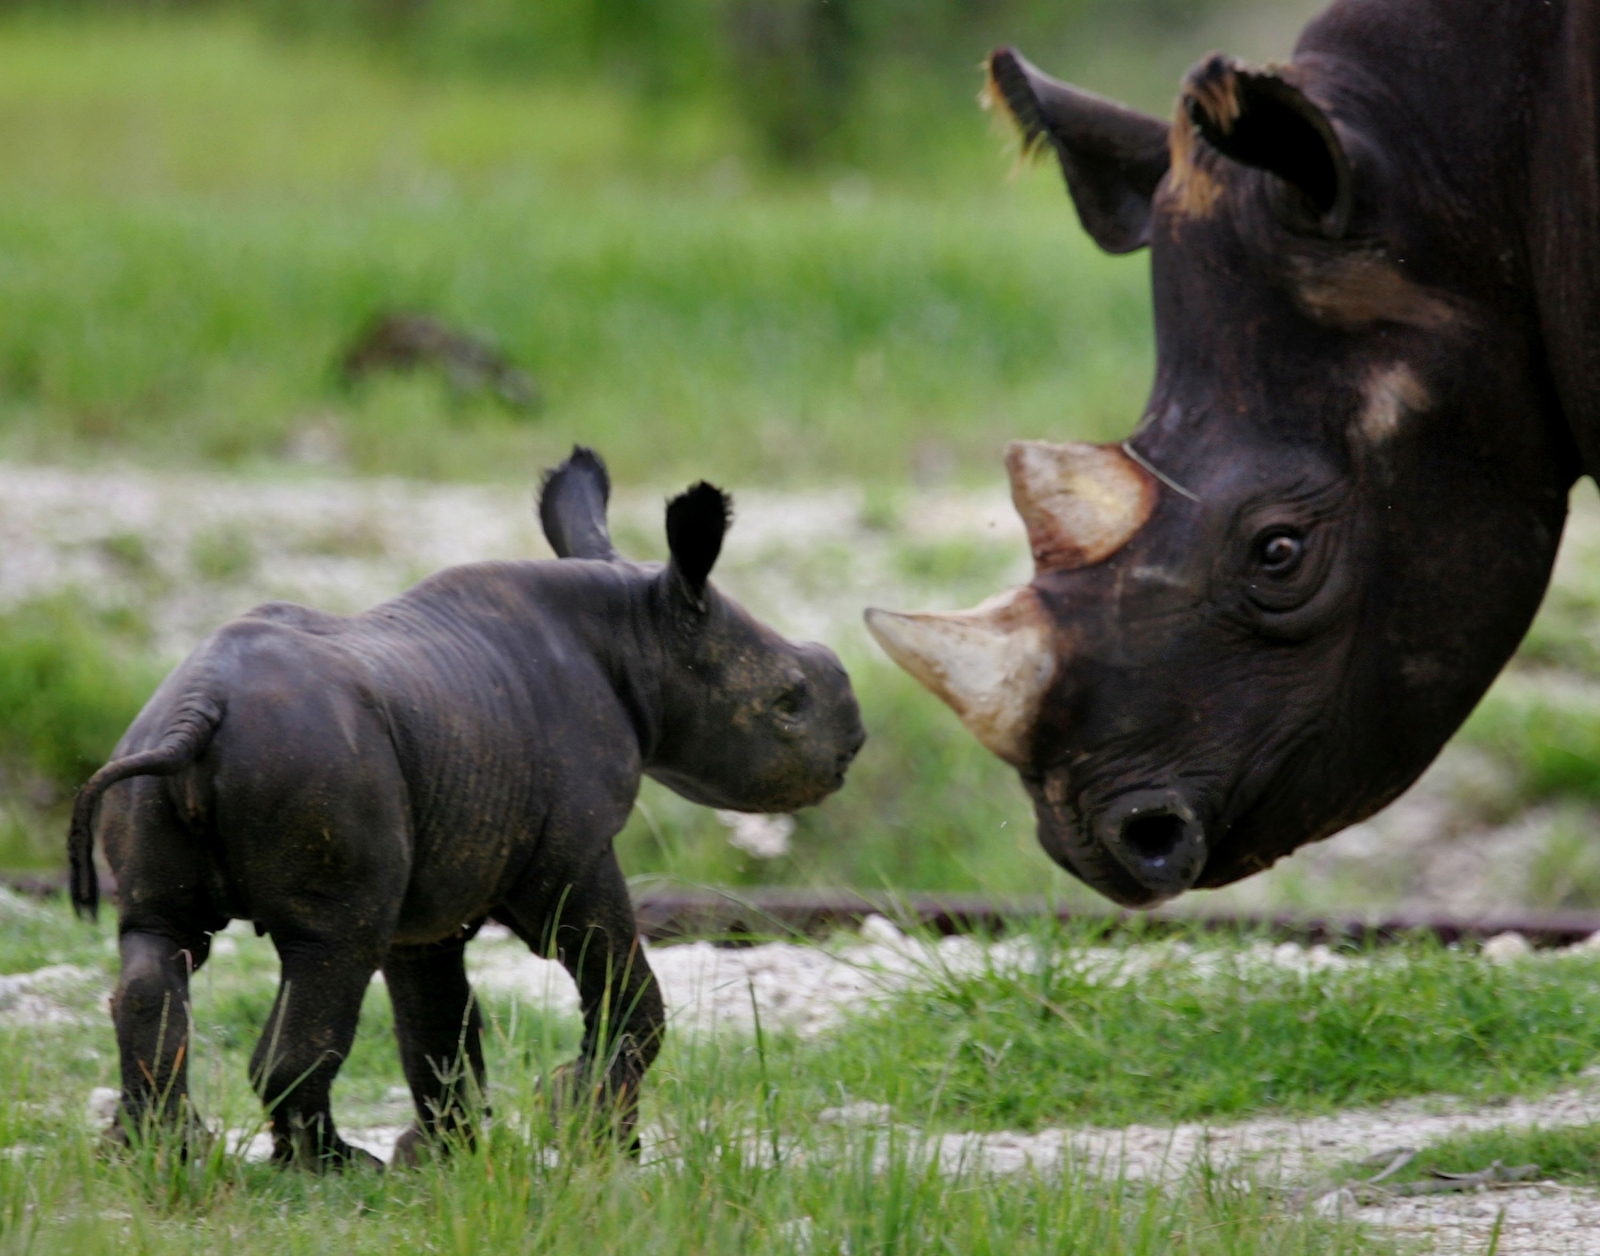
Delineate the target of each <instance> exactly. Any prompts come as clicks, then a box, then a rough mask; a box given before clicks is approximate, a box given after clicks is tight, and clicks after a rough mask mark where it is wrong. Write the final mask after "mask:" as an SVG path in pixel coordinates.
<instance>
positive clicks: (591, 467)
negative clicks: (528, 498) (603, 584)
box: [539, 445, 618, 561]
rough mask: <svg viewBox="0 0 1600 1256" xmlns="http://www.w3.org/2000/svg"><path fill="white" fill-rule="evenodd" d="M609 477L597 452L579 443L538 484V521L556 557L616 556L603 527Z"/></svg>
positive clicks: (609, 534) (608, 491)
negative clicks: (565, 458)
mask: <svg viewBox="0 0 1600 1256" xmlns="http://www.w3.org/2000/svg"><path fill="white" fill-rule="evenodd" d="M610 500H611V477H610V476H609V475H608V474H606V464H605V462H604V461H603V460H602V459H601V457H600V455H599V454H597V453H595V451H594V450H592V449H587V448H585V447H584V446H582V445H574V446H573V447H572V454H571V455H570V456H569V457H568V458H567V460H566V461H565V462H563V463H562V464H561V465H560V466H559V467H555V468H552V469H551V470H549V471H546V472H545V473H544V479H543V481H541V483H540V485H539V524H540V526H541V527H543V528H544V539H545V540H547V541H549V542H550V548H551V549H553V550H555V552H556V557H557V558H598V559H604V560H608V561H609V560H610V559H614V558H616V557H618V555H617V551H616V549H615V548H614V547H613V546H612V544H611V533H610V531H609V530H608V529H607V527H606V503H607V502H609V501H610Z"/></svg>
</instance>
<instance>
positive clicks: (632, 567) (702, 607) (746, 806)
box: [539, 446, 866, 813]
mask: <svg viewBox="0 0 1600 1256" xmlns="http://www.w3.org/2000/svg"><path fill="white" fill-rule="evenodd" d="M610 492H611V484H610V478H609V476H608V475H607V473H606V468H605V464H604V463H603V462H602V461H601V460H600V457H599V455H597V454H595V453H594V452H593V451H592V450H589V449H585V448H583V447H581V446H580V447H578V448H576V449H574V450H573V452H572V456H571V457H570V458H568V459H567V460H566V461H565V462H564V463H562V464H561V465H560V466H559V467H557V468H555V469H554V470H552V471H551V472H550V473H549V474H548V475H546V477H545V480H544V484H543V486H542V487H541V490H540V495H539V518H540V522H541V524H542V525H543V528H544V533H545V538H546V539H547V540H548V541H549V542H550V547H551V548H552V549H553V550H554V551H555V552H556V555H557V557H559V558H567V559H586V560H590V561H596V562H601V563H605V564H607V565H608V566H611V567H613V568H615V569H616V570H617V571H619V572H622V573H625V574H626V576H627V578H629V579H630V580H631V581H633V582H634V583H635V584H636V585H637V586H638V588H639V590H640V596H639V598H638V599H637V602H636V610H635V612H634V618H635V620H636V621H637V622H635V623H634V624H632V625H630V626H629V627H630V628H631V629H632V630H633V635H634V637H635V638H636V639H637V640H639V641H640V642H642V643H643V644H642V646H641V649H643V650H645V651H647V652H648V653H649V654H650V655H651V657H650V659H649V660H648V664H649V665H648V666H647V667H644V668H643V669H640V671H639V673H638V674H642V675H645V676H648V677H649V681H648V685H649V688H650V689H651V690H652V691H653V692H652V693H650V694H649V695H641V696H640V698H639V701H638V702H637V704H636V705H637V706H638V707H639V708H640V709H641V710H651V711H654V712H657V713H659V714H658V716H657V717H656V720H657V721H658V722H657V723H656V726H655V727H653V728H652V729H651V730H650V731H649V733H648V734H647V736H646V737H645V738H644V739H643V740H644V742H645V745H646V757H645V763H644V767H645V771H646V772H648V773H649V774H650V775H651V776H653V777H655V778H656V779H657V780H659V781H660V782H661V783H662V784H664V785H667V786H669V787H670V788H672V789H673V790H675V791H677V792H678V793H680V794H682V795H683V796H684V797H685V798H688V799H689V800H690V801H692V802H697V803H702V804H704V805H706V806H709V807H721V808H726V809H728V810H733V811H752V812H768V813H772V812H788V811H794V810H796V809H798V808H800V807H806V806H811V805H813V804H815V803H818V802H821V801H822V800H823V799H824V798H825V797H827V796H828V795H829V794H831V793H833V792H834V791H835V790H837V789H838V788H839V787H840V786H841V785H842V784H843V783H844V776H845V771H846V769H847V768H848V767H849V766H850V763H851V761H852V760H853V759H854V758H855V756H856V753H857V752H858V751H859V750H860V749H861V746H862V745H863V743H864V742H865V741H866V733H865V732H864V731H863V730H862V727H861V711H860V708H859V707H858V706H857V705H856V698H855V693H854V691H853V690H852V689H851V687H850V678H849V676H848V675H847V674H846V673H845V670H844V667H843V666H842V665H841V664H840V662H839V658H838V656H837V655H835V654H834V652H833V651H832V650H830V649H828V647H827V646H825V645H819V644H816V643H814V642H794V641H790V640H788V639H787V638H785V637H783V636H782V635H780V634H779V633H777V632H775V631H773V630H772V629H771V628H769V627H768V626H767V625H765V624H763V623H761V622H760V621H759V620H757V619H756V618H755V617H754V616H753V615H751V614H750V613H749V612H748V611H746V610H745V609H744V608H743V607H742V606H740V605H739V604H738V603H737V602H735V601H734V600H733V599H732V598H730V597H728V596H726V595H725V594H723V593H722V592H720V591H719V590H718V589H717V587H716V586H715V585H714V584H712V583H711V569H712V567H713V566H715V564H716V561H717V558H718V555H719V554H720V553H721V551H722V541H723V537H724V534H725V533H726V532H727V529H728V527H729V525H730V523H731V522H732V517H733V503H732V501H731V500H730V498H729V497H728V495H727V494H726V493H724V492H723V491H722V490H721V489H719V488H716V487H715V486H713V485H711V484H707V483H705V482H703V481H702V482H701V483H699V484H696V485H694V486H692V487H691V488H689V489H687V490H685V491H684V492H683V493H680V494H679V495H678V496H676V497H674V498H673V499H672V500H671V501H670V502H668V503H667V511H666V531H667V547H668V549H669V551H670V553H671V558H670V560H669V561H668V562H666V563H664V564H661V563H631V562H628V561H627V560H626V559H624V558H622V557H621V556H620V555H619V554H618V553H617V551H616V549H615V548H614V547H613V546H612V543H611V535H610V531H609V529H608V527H607V524H606V505H607V500H608V498H609V496H610ZM621 631H622V630H621V629H620V628H619V633H620V632H621ZM645 722H653V721H650V720H646V721H645Z"/></svg>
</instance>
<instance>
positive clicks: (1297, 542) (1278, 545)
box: [1256, 532, 1306, 576]
mask: <svg viewBox="0 0 1600 1256" xmlns="http://www.w3.org/2000/svg"><path fill="white" fill-rule="evenodd" d="M1305 552H1306V543H1305V539H1304V538H1303V537H1301V536H1299V535H1298V534H1297V533H1294V532H1269V533H1267V534H1266V535H1265V536H1264V537H1262V538H1261V539H1260V540H1259V541H1257V542H1256V561H1257V562H1259V563H1260V564H1261V569H1262V570H1263V571H1264V572H1266V573H1267V574H1268V575H1269V576H1286V575H1288V574H1289V573H1290V572H1291V571H1293V570H1294V569H1295V568H1296V567H1298V566H1299V565H1300V559H1301V557H1302V556H1303V555H1304V554H1305Z"/></svg>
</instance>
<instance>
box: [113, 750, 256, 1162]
mask: <svg viewBox="0 0 1600 1256" xmlns="http://www.w3.org/2000/svg"><path fill="white" fill-rule="evenodd" d="M100 820H101V825H100V827H101V830H102V833H103V836H104V841H105V844H106V853H107V856H108V857H109V858H110V861H111V864H112V867H113V869H114V870H115V871H116V874H117V879H118V881H119V882H120V884H121V894H120V896H119V897H120V911H119V919H118V933H119V935H120V938H119V949H120V951H121V956H122V966H121V973H120V975H119V976H118V979H117V988H116V992H115V993H114V994H113V995H112V999H111V1019H112V1021H113V1023H114V1024H115V1025H116V1031H117V1049H118V1053H119V1055H120V1057H121V1065H122V1104H121V1107H120V1109H119V1111H118V1114H117V1119H116V1121H115V1122H114V1123H113V1125H112V1126H111V1128H110V1129H109V1130H107V1131H106V1135H107V1137H108V1138H109V1139H110V1140H111V1141H112V1142H114V1143H122V1144H126V1143H127V1142H129V1141H130V1140H131V1139H133V1138H137V1137H139V1136H141V1135H142V1134H144V1133H146V1132H154V1131H155V1130H156V1129H157V1128H161V1127H164V1128H166V1129H167V1130H169V1131H170V1130H173V1129H179V1128H181V1130H182V1135H183V1138H184V1141H185V1144H186V1145H187V1144H188V1143H189V1142H191V1141H193V1140H194V1139H195V1138H196V1137H198V1136H201V1135H202V1131H203V1126H202V1125H201V1124H200V1121H199V1120H198V1118H197V1117H196V1116H195V1114H194V1110H193V1108H192V1106H191V1104H190V1099H189V978H190V977H191V976H192V975H193V973H194V972H196V971H197V970H198V969H199V968H200V966H201V965H202V964H204V963H205V961H206V956H207V955H208V954H209V953H210V949H211V938H210V931H211V930H214V929H218V928H221V927H222V926H223V925H224V924H226V923H227V920H226V917H223V916H221V915H219V913H218V912H217V910H216V909H215V907H214V906H213V905H212V904H211V903H210V901H209V900H208V898H207V897H206V894H205V892H204V890H203V888H202V887H203V886H204V885H205V883H206V876H205V868H206V861H205V856H204V852H203V851H202V850H201V848H200V846H199V843H198V842H197V839H196V838H195V836H194V834H193V832H192V831H191V830H190V829H189V827H188V826H186V825H185V824H184V823H183V822H182V821H181V820H180V819H179V817H178V816H177V815H175V814H174V812H173V809H172V806H171V803H170V802H169V801H168V799H167V796H166V791H165V789H164V788H163V782H160V781H156V780H152V779H148V778H146V779H142V780H135V781H128V782H126V783H124V784H121V785H117V786H113V787H112V789H110V790H109V791H107V794H106V797H105V801H104V803H103V804H102V807H101V815H100Z"/></svg>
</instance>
